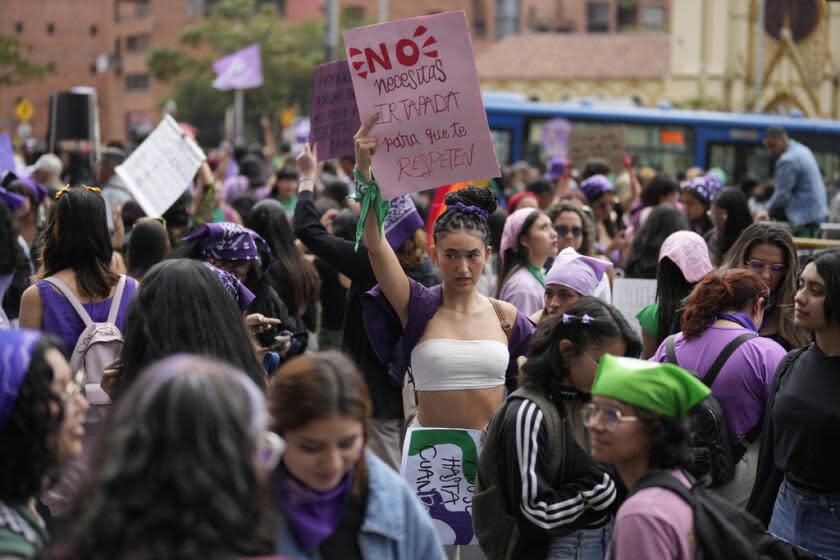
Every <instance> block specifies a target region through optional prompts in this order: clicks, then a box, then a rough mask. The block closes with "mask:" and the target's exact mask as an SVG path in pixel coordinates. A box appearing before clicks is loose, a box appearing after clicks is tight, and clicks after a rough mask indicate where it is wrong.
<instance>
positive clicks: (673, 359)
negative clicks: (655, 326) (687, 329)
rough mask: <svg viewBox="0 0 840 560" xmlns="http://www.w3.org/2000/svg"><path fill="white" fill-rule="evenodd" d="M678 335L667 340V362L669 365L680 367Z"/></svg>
mask: <svg viewBox="0 0 840 560" xmlns="http://www.w3.org/2000/svg"><path fill="white" fill-rule="evenodd" d="M676 341H677V335H675V334H672V335H671V336H669V337H668V338H666V339H665V360H667V362H668V363H669V364H674V365H675V366H678V365H680V364H679V363H677V346H676Z"/></svg>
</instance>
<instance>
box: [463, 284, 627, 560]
mask: <svg viewBox="0 0 840 560" xmlns="http://www.w3.org/2000/svg"><path fill="white" fill-rule="evenodd" d="M639 349H640V344H639V340H638V338H637V337H636V335H635V334H634V333H633V330H632V329H631V327H630V326H629V325H628V324H627V321H625V320H624V318H623V317H622V316H621V313H619V312H618V310H616V309H615V308H614V307H612V306H611V305H609V304H606V303H604V302H602V301H601V300H599V299H596V298H593V297H583V298H581V299H580V300H578V301H577V302H576V303H574V304H573V305H571V306H570V307H569V308H568V309H566V311H565V312H564V313H561V314H557V315H553V316H551V317H547V318H546V319H545V320H543V322H542V323H541V325H540V328H539V330H538V331H537V333H536V334H535V335H534V338H533V341H532V344H531V348H530V349H529V351H528V361H527V362H525V364H524V365H523V366H522V372H521V375H520V379H519V386H520V388H521V389H523V391H521V392H518V393H514V397H512V398H509V399H508V400H507V401H506V404H505V405H503V408H502V409H501V412H499V413H497V415H496V416H495V417H494V421H493V423H492V424H491V426H490V427H489V428H488V433H493V434H498V439H497V440H495V441H497V442H498V443H497V445H498V447H497V448H496V449H497V450H496V451H495V453H494V454H493V456H492V457H487V456H485V455H483V454H482V457H481V458H480V460H479V470H478V474H477V476H478V489H477V492H478V494H477V496H476V499H475V500H474V502H473V504H474V507H473V512H474V516H475V515H479V516H499V515H503V512H499V511H486V510H484V509H483V508H484V502H483V501H482V496H481V492H482V490H485V489H486V488H487V483H485V482H482V478H483V477H494V478H496V479H497V480H498V483H499V491H500V492H501V493H502V495H503V496H504V499H503V501H504V503H507V504H510V506H511V508H510V511H511V513H512V514H513V519H514V522H515V524H516V527H517V529H518V537H517V539H516V541H515V543H511V545H510V546H512V547H513V548H512V549H511V554H510V556H508V558H511V559H513V558H523V559H525V558H528V559H530V558H549V559H555V558H556V559H560V558H595V557H597V558H603V556H604V553H605V552H606V545H607V543H608V542H609V539H610V529H611V514H612V513H614V510H615V508H614V506H613V504H614V502H615V500H616V488H615V483H614V481H613V479H612V477H611V476H610V474H608V472H606V471H605V470H604V468H603V467H601V466H599V465H597V464H596V463H595V462H594V461H592V459H591V458H590V457H589V442H588V439H587V438H586V436H585V434H584V430H583V426H582V425H581V423H580V418H579V410H580V407H581V406H582V405H583V404H584V403H585V402H587V401H588V400H589V391H590V390H591V388H592V381H593V379H594V377H595V368H596V365H597V361H598V359H600V357H601V356H602V355H603V354H604V353H607V352H609V353H612V354H616V355H627V356H637V355H638V352H639ZM525 391H527V393H526V392H525ZM529 395H531V397H530V398H529ZM535 395H536V396H535ZM520 397H521V398H520ZM540 397H541V398H540ZM540 403H542V404H540ZM549 404H550V406H552V407H555V409H556V414H557V415H558V417H559V418H560V419H561V420H562V423H561V426H562V430H563V433H551V429H552V428H551V426H552V424H551V423H549V422H546V421H545V417H546V416H547V415H548V414H550V413H552V412H553V411H544V410H542V407H543V406H547V405H549ZM558 441H562V442H563V444H562V446H560V444H558V443H557V442H558ZM558 446H560V448H558ZM553 454H559V455H561V459H560V461H562V467H561V468H560V469H559V472H561V473H562V478H560V477H558V476H557V475H556V474H555V473H552V472H551V468H550V466H549V465H551V464H553V463H554V464H556V463H555V461H553V460H552V459H551V456H552V455H553ZM486 461H491V464H488V463H487V462H486ZM483 468H486V469H488V471H493V472H492V473H491V472H488V471H485V470H483ZM481 519H486V517H483V518H481Z"/></svg>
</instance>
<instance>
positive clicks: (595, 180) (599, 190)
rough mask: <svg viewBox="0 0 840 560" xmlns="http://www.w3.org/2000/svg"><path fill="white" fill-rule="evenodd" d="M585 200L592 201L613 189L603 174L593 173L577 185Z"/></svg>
mask: <svg viewBox="0 0 840 560" xmlns="http://www.w3.org/2000/svg"><path fill="white" fill-rule="evenodd" d="M578 188H579V189H580V191H581V192H582V193H583V194H584V196H585V197H586V200H588V201H589V202H593V201H594V200H596V199H598V198H600V197H601V195H603V194H604V193H606V192H611V191H612V190H613V184H612V182H611V181H610V180H609V179H607V177H605V176H604V175H593V176H592V177H590V178H588V179H586V180H585V181H583V182H582V183H581V184H580V185H578Z"/></svg>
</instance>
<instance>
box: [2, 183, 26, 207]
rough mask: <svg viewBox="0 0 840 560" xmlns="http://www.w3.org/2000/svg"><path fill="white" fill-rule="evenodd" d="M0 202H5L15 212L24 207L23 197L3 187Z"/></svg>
mask: <svg viewBox="0 0 840 560" xmlns="http://www.w3.org/2000/svg"><path fill="white" fill-rule="evenodd" d="M0 200H2V201H3V202H5V203H6V206H8V207H9V208H11V209H13V210H17V209H18V208H20V207H21V206H23V203H24V200H23V197H22V196H20V195H19V194H17V193H13V192H12V191H7V190H6V189H4V188H3V187H0Z"/></svg>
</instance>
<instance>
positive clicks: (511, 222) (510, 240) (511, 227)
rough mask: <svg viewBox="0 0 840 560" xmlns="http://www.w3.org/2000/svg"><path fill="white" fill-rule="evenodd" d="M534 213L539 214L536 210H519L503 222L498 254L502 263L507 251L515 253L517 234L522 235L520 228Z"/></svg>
mask: <svg viewBox="0 0 840 560" xmlns="http://www.w3.org/2000/svg"><path fill="white" fill-rule="evenodd" d="M534 212H536V213H538V214H539V212H540V211H539V210H538V209H536V208H520V209H519V210H517V211H516V212H514V213H513V214H511V215H510V216H508V217H507V220H505V229H503V230H502V243H501V245H500V247H499V254H500V255H501V256H502V261H504V259H505V253H507V250H508V249H513V250H514V251H516V246H517V244H518V243H519V242H518V239H519V234H520V233H522V226H523V225H524V224H525V220H527V219H528V216H530V215H531V214H533V213H534Z"/></svg>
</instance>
